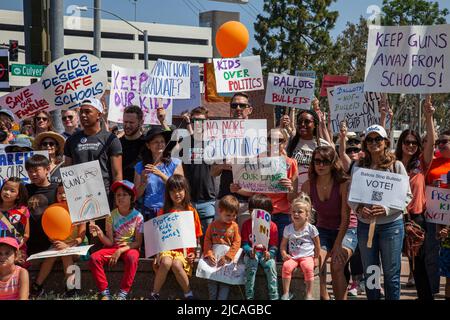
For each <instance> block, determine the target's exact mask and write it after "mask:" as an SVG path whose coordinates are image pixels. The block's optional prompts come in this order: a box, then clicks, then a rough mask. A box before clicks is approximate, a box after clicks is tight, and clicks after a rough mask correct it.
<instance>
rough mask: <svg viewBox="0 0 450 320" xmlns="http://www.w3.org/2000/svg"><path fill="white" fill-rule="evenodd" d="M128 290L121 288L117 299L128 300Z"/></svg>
mask: <svg viewBox="0 0 450 320" xmlns="http://www.w3.org/2000/svg"><path fill="white" fill-rule="evenodd" d="M127 298H128V292H126V291H122V290H120V291H119V293H118V294H117V296H116V300H127Z"/></svg>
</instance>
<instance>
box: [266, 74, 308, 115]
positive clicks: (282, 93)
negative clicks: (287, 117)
mask: <svg viewBox="0 0 450 320" xmlns="http://www.w3.org/2000/svg"><path fill="white" fill-rule="evenodd" d="M314 82H315V79H312V78H307V77H296V76H290V75H286V74H275V73H269V77H268V79H267V90H266V99H265V103H267V104H273V105H277V106H285V107H294V108H300V109H305V110H309V109H310V108H311V101H312V97H313V96H314Z"/></svg>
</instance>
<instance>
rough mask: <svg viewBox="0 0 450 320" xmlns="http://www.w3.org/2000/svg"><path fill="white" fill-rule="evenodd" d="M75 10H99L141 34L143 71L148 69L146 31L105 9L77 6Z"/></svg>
mask: <svg viewBox="0 0 450 320" xmlns="http://www.w3.org/2000/svg"><path fill="white" fill-rule="evenodd" d="M76 9H77V10H79V11H87V10H88V9H89V10H100V11H102V12H106V13H108V14H110V15H113V16H114V17H116V18H117V19H119V20H122V21H123V22H125V23H126V24H128V25H130V26H131V27H133V28H134V29H136V30H137V31H139V32H140V33H142V34H143V35H144V69H148V32H147V30H141V29H139V28H138V27H136V26H135V25H133V24H131V23H130V22H128V21H127V20H125V19H123V18H122V17H120V16H118V15H117V14H115V13H113V12H111V11H108V10H105V9H100V8H93V7H86V6H84V7H81V6H77V7H76Z"/></svg>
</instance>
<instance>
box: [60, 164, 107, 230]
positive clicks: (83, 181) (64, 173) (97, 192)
mask: <svg viewBox="0 0 450 320" xmlns="http://www.w3.org/2000/svg"><path fill="white" fill-rule="evenodd" d="M60 171H61V179H62V183H63V185H64V191H65V192H66V197H67V203H68V205H69V212H70V218H71V220H72V223H82V222H86V221H88V220H96V219H101V218H103V217H105V216H108V215H109V214H110V209H109V204H108V197H107V194H106V190H105V185H104V183H103V177H102V172H101V170H100V165H99V162H98V160H95V161H90V162H85V163H81V164H76V165H73V166H68V167H63V168H61V169H60Z"/></svg>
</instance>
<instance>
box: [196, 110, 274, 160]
mask: <svg viewBox="0 0 450 320" xmlns="http://www.w3.org/2000/svg"><path fill="white" fill-rule="evenodd" d="M202 125H203V142H204V150H203V151H204V156H203V159H204V160H205V161H214V160H222V159H247V158H254V157H256V156H257V155H258V154H260V153H264V152H266V151H267V128H266V120H244V119H229V120H207V121H202Z"/></svg>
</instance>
